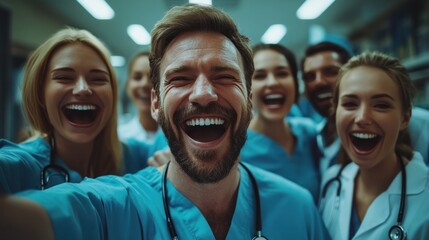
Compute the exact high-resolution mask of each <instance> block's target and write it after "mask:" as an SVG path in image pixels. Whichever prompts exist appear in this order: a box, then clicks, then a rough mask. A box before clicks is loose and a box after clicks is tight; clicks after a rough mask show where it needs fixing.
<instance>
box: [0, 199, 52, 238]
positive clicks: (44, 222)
mask: <svg viewBox="0 0 429 240" xmlns="http://www.w3.org/2000/svg"><path fill="white" fill-rule="evenodd" d="M0 236H1V238H2V239H44V240H45V239H54V232H53V229H52V225H51V222H50V220H49V216H48V214H47V212H46V211H45V210H44V209H43V208H42V206H40V205H39V204H37V203H35V202H32V201H29V200H25V199H21V198H18V197H14V196H6V195H2V196H0Z"/></svg>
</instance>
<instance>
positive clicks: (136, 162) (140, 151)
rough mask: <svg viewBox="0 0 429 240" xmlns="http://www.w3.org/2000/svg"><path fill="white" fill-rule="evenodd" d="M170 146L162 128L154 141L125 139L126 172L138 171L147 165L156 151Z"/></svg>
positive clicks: (124, 157)
mask: <svg viewBox="0 0 429 240" xmlns="http://www.w3.org/2000/svg"><path fill="white" fill-rule="evenodd" d="M166 148H168V142H167V138H166V137H165V135H164V132H163V131H162V130H159V131H157V132H156V135H155V138H154V139H153V142H152V143H148V142H142V141H140V140H139V139H136V138H127V139H125V140H123V146H122V150H123V159H124V161H123V162H124V165H125V166H124V167H125V170H126V171H125V173H136V172H138V171H140V170H142V169H143V168H145V167H147V166H148V165H147V160H148V159H149V158H150V157H151V156H153V155H154V154H155V152H156V151H159V150H164V149H166Z"/></svg>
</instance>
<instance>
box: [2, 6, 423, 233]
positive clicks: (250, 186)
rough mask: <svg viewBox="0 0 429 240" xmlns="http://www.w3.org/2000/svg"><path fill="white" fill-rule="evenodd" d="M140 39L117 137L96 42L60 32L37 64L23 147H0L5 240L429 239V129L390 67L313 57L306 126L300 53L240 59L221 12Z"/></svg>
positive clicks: (322, 48)
mask: <svg viewBox="0 0 429 240" xmlns="http://www.w3.org/2000/svg"><path fill="white" fill-rule="evenodd" d="M151 42H152V44H153V45H152V46H151V51H150V53H144V52H142V53H139V54H137V55H136V57H135V58H133V60H132V61H131V62H130V65H129V74H128V75H129V76H128V80H127V86H126V89H127V93H128V95H129V96H130V98H131V99H132V101H133V103H134V104H135V106H136V107H137V116H136V117H135V118H134V119H132V120H131V121H130V122H129V123H128V124H127V125H126V126H120V127H119V128H118V126H117V125H118V123H117V106H116V105H117V104H116V101H117V99H118V86H117V81H116V77H115V74H114V71H113V68H112V66H111V64H110V62H109V52H108V50H107V49H106V47H104V45H103V44H102V42H101V41H100V40H98V39H97V38H95V37H94V36H93V35H92V34H90V33H89V32H87V31H85V30H76V29H65V30H62V31H60V32H58V33H57V34H55V35H54V36H53V37H52V38H50V39H49V40H47V41H46V42H45V43H44V44H42V45H41V46H40V47H39V48H38V49H37V50H36V51H35V52H34V53H33V54H32V56H31V57H30V59H29V60H28V63H27V66H26V72H25V79H24V87H23V101H24V107H25V108H24V109H25V113H26V116H27V118H28V120H29V123H30V125H31V127H32V129H33V130H34V136H33V137H32V138H31V139H29V140H27V141H25V142H24V143H19V144H16V143H12V142H10V141H7V140H0V194H2V195H0V209H1V211H0V229H2V237H3V236H4V237H5V238H7V239H18V238H22V239H30V238H31V239H179V238H180V239H289V238H291V239H386V238H390V239H405V237H408V238H409V239H427V238H429V216H426V215H427V214H422V213H424V212H428V211H429V204H428V203H426V202H427V200H426V199H428V198H429V185H428V184H429V172H428V168H427V163H428V161H429V160H428V155H429V150H428V149H429V139H428V137H427V134H426V135H425V134H424V130H423V131H422V127H426V128H429V120H428V119H429V118H425V116H424V115H425V114H428V113H427V112H426V111H423V110H420V109H419V110H418V112H419V114H416V115H415V114H414V113H415V112H416V110H415V109H414V108H413V105H412V99H413V98H412V97H413V94H414V89H413V86H412V82H411V79H410V77H409V75H408V74H407V71H406V69H405V68H404V67H403V66H402V65H401V64H400V62H399V60H397V59H395V58H393V57H390V56H388V55H385V54H382V53H378V52H365V53H362V54H359V55H357V56H354V57H351V55H350V53H348V52H347V51H346V50H345V49H344V48H342V47H341V46H339V45H336V44H334V43H329V42H322V43H320V44H316V45H314V46H311V47H309V48H308V49H307V51H306V53H305V56H304V58H303V61H302V62H301V72H302V79H303V80H304V84H305V89H306V92H305V94H306V97H307V99H308V100H309V102H310V103H311V104H312V106H314V108H315V109H316V111H317V112H318V114H319V115H320V119H322V120H321V121H317V122H316V121H315V120H314V119H313V120H312V119H309V118H305V117H304V116H298V117H297V116H295V117H288V115H289V114H290V112H291V109H292V107H293V106H297V104H298V101H299V91H298V89H299V86H298V63H297V61H296V58H295V55H294V54H293V53H292V52H291V51H290V50H289V49H287V48H286V47H284V46H281V45H279V44H258V45H256V46H254V47H253V49H251V48H250V47H249V41H248V39H247V37H246V36H244V35H242V34H241V33H240V32H239V31H238V29H237V26H236V24H235V23H234V21H233V19H232V18H231V17H230V16H228V15H227V14H226V13H225V12H223V11H221V10H219V9H216V8H214V7H208V6H200V5H193V4H187V5H183V6H176V7H173V8H172V9H170V10H169V11H168V12H167V13H166V15H165V16H164V17H163V18H162V19H161V20H160V21H159V22H158V23H157V24H156V25H155V27H154V29H153V31H152V41H151ZM428 115H429V114H428ZM413 128H414V129H419V130H413ZM124 129H125V130H124ZM409 129H410V130H409ZM118 133H119V137H118ZM410 133H411V134H410ZM422 141H423V143H422ZM424 141H426V142H424ZM166 147H168V150H167V152H166V151H163V152H161V153H160V152H158V153H155V151H157V150H163V149H165V148H166ZM413 147H414V148H413ZM414 150H416V151H414ZM419 152H420V153H419ZM148 165H151V166H150V167H146V166H148ZM152 166H153V167H152ZM64 182H70V183H64ZM60 183H61V184H60ZM24 190H26V191H24ZM42 190H43V191H42Z"/></svg>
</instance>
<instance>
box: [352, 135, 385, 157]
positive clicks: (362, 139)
mask: <svg viewBox="0 0 429 240" xmlns="http://www.w3.org/2000/svg"><path fill="white" fill-rule="evenodd" d="M350 139H351V142H352V144H353V146H354V147H355V148H356V149H357V150H359V151H361V152H369V151H371V150H372V149H374V148H375V147H376V146H377V144H378V143H379V142H380V140H381V136H380V135H377V134H374V133H359V132H354V133H351V134H350Z"/></svg>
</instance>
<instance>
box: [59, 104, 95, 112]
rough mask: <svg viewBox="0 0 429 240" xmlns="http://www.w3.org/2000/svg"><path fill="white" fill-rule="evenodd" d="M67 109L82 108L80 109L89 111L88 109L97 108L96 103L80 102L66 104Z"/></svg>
mask: <svg viewBox="0 0 429 240" xmlns="http://www.w3.org/2000/svg"><path fill="white" fill-rule="evenodd" d="M66 108H67V109H71V110H80V111H87V110H95V109H96V108H95V106H94V105H89V104H88V105H78V104H71V105H67V106H66Z"/></svg>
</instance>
